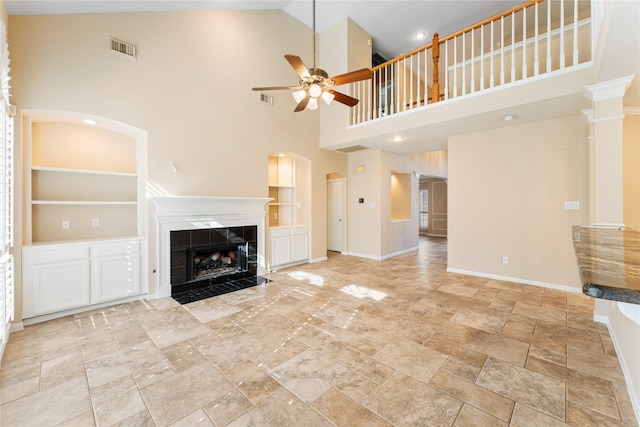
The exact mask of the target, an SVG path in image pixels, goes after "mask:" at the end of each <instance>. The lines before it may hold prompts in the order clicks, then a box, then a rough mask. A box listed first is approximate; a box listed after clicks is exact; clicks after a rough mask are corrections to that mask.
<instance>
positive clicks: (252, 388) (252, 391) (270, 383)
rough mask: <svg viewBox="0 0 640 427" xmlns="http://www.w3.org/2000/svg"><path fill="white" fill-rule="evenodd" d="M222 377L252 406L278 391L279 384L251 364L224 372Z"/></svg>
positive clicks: (237, 366) (247, 363)
mask: <svg viewBox="0 0 640 427" xmlns="http://www.w3.org/2000/svg"><path fill="white" fill-rule="evenodd" d="M224 375H225V376H226V377H227V378H228V379H229V381H231V382H232V383H233V384H234V385H235V386H236V387H237V388H238V390H240V391H241V392H242V394H244V395H245V396H246V397H247V398H248V399H249V400H250V401H251V403H253V404H254V405H257V404H259V403H262V402H263V401H265V400H266V399H268V398H269V397H271V396H273V395H274V394H276V392H278V390H280V387H281V386H280V384H278V382H277V381H276V380H274V379H273V378H271V377H270V376H269V375H267V373H265V372H264V371H263V370H261V369H260V368H258V367H257V366H256V365H255V364H254V363H253V362H249V361H245V362H242V363H239V364H237V365H236V366H234V367H233V368H230V369H227V370H226V371H224Z"/></svg>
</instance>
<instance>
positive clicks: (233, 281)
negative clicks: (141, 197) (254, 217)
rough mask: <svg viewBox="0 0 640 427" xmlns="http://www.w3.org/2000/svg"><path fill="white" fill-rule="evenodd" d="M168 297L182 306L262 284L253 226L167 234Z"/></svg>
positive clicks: (255, 229) (254, 227)
mask: <svg viewBox="0 0 640 427" xmlns="http://www.w3.org/2000/svg"><path fill="white" fill-rule="evenodd" d="M170 245H171V296H172V297H173V298H174V299H175V300H176V301H178V302H180V303H182V304H184V303H188V302H192V301H197V300H199V299H203V298H208V297H210V296H215V295H220V294H223V293H227V292H231V291H234V290H238V289H244V288H247V287H250V286H255V285H258V284H262V283H266V282H267V280H266V279H264V278H261V277H258V276H257V265H258V260H257V227H256V226H241V227H224V228H209V229H196V230H176V231H171V233H170Z"/></svg>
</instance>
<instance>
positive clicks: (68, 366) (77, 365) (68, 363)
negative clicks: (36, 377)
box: [40, 352, 85, 390]
mask: <svg viewBox="0 0 640 427" xmlns="http://www.w3.org/2000/svg"><path fill="white" fill-rule="evenodd" d="M74 378H85V370H84V363H83V360H82V355H81V354H80V352H75V353H69V354H66V355H64V356H60V357H58V358H56V359H51V360H47V361H46V362H44V363H42V366H41V376H40V390H46V389H47V388H50V387H55V386H57V385H59V384H63V383H65V382H68V381H71V380H73V379H74Z"/></svg>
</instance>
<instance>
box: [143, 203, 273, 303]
mask: <svg viewBox="0 0 640 427" xmlns="http://www.w3.org/2000/svg"><path fill="white" fill-rule="evenodd" d="M151 200H152V201H153V202H154V203H155V205H156V213H155V217H156V220H157V223H158V227H157V233H158V234H157V242H158V290H157V293H156V297H157V298H162V297H167V296H171V246H170V243H171V241H170V238H171V232H172V231H178V230H197V229H206V228H220V227H239V226H247V225H255V226H257V227H258V234H257V236H258V245H257V246H258V247H257V250H258V254H257V255H258V271H257V274H258V275H261V274H264V273H265V271H266V267H265V239H266V234H265V216H266V210H265V207H266V204H267V203H269V201H270V200H271V199H269V198H261V197H260V198H259V197H206V196H161V197H152V198H151Z"/></svg>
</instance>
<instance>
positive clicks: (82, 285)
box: [22, 239, 146, 318]
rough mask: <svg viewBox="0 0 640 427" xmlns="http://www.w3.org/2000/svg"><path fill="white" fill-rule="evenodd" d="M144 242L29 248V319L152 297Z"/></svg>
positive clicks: (25, 300) (26, 287)
mask: <svg viewBox="0 0 640 427" xmlns="http://www.w3.org/2000/svg"><path fill="white" fill-rule="evenodd" d="M144 243H145V242H144V240H143V239H123V240H114V241H95V242H80V243H64V244H50V245H36V246H25V247H23V250H22V253H23V258H22V259H23V275H22V277H23V283H22V286H23V316H24V318H30V317H34V316H39V315H43V314H51V313H56V312H61V311H64V310H70V309H76V308H81V307H88V306H91V305H92V304H97V303H101V302H106V301H113V300H117V299H122V298H127V297H132V296H135V295H140V294H143V293H145V292H146V289H145V287H144V286H143V285H142V284H143V283H144V282H143V281H142V277H141V275H142V272H143V268H142V260H143V258H142V254H143V253H144V251H143V250H142V247H143V245H144Z"/></svg>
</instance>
